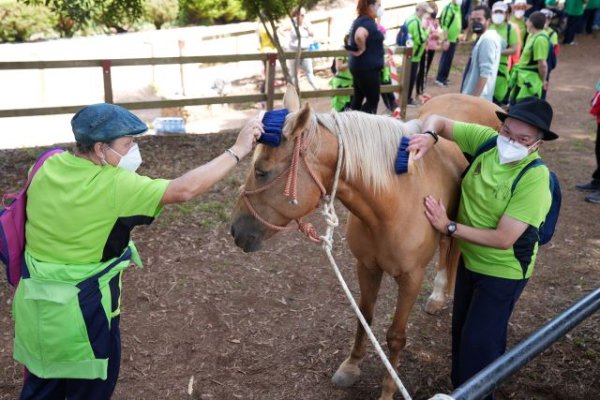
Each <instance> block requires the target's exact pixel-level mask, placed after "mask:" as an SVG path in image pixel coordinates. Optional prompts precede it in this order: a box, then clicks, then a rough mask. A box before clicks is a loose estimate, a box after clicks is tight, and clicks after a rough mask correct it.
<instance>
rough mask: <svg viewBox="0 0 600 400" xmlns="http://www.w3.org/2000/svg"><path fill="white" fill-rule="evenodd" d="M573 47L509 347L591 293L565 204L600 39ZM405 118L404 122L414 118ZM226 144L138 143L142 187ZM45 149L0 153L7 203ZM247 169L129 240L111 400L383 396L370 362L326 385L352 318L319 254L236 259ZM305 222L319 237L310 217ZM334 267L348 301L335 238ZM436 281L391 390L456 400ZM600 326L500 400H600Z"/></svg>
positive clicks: (4, 361) (584, 151)
mask: <svg viewBox="0 0 600 400" xmlns="http://www.w3.org/2000/svg"><path fill="white" fill-rule="evenodd" d="M578 41H579V45H578V46H569V47H566V48H563V49H562V53H561V56H560V60H559V65H558V67H557V69H556V70H555V71H554V73H553V76H552V79H551V89H550V95H549V101H550V102H551V103H552V105H553V106H554V110H555V119H554V123H553V129H554V130H555V131H556V132H558V133H559V134H560V135H561V138H560V140H558V141H556V142H553V143H547V144H546V145H545V146H544V148H543V149H542V152H543V156H544V159H545V160H546V162H547V164H548V165H549V166H550V168H551V169H553V170H554V171H556V172H557V174H558V176H559V177H560V181H561V185H562V191H563V206H562V211H561V217H560V221H559V226H558V230H557V232H556V235H555V237H554V239H553V241H552V242H551V244H549V245H547V246H545V247H544V248H543V249H542V250H541V252H540V256H539V259H538V265H537V268H536V273H535V274H534V276H533V277H532V279H531V280H530V282H529V284H528V286H527V288H526V290H525V292H524V294H523V296H522V298H521V300H520V301H519V303H518V304H517V306H516V309H515V312H514V315H513V318H512V320H511V323H510V331H509V347H512V346H514V345H515V344H516V343H518V342H519V341H521V340H522V339H524V338H526V337H527V336H528V335H530V334H531V333H532V332H534V331H535V330H536V329H537V328H538V327H540V326H541V325H543V324H544V323H545V322H547V321H549V320H550V319H551V318H553V317H554V316H555V315H556V314H557V313H558V312H560V311H561V310H564V309H565V308H567V307H568V306H570V305H571V304H572V303H573V302H574V301H576V300H577V299H579V298H581V297H582V296H584V295H586V294H588V293H589V292H590V291H592V290H594V289H595V288H597V287H600V261H599V260H600V227H599V225H598V221H600V206H598V205H592V204H589V203H586V202H584V201H583V194H582V193H579V192H577V191H575V190H574V189H573V187H574V185H575V184H576V183H578V182H582V181H585V180H587V179H589V178H590V174H591V172H592V169H593V167H594V158H593V150H592V149H593V139H594V133H595V124H594V122H593V120H592V118H591V116H589V115H588V114H587V110H588V108H589V107H588V102H589V100H590V99H591V97H592V95H593V87H594V85H595V83H596V80H597V79H598V78H600V51H598V49H599V48H600V38H599V37H595V38H592V37H589V36H588V37H582V38H581V39H578ZM465 61H466V49H462V50H460V51H459V54H458V55H457V58H456V61H455V66H457V68H455V69H454V70H453V71H452V76H451V78H450V79H451V81H452V86H450V87H449V88H438V87H436V86H431V85H430V87H428V89H427V91H428V92H429V93H430V94H432V95H437V94H441V93H445V92H456V91H457V90H458V83H459V81H460V73H461V70H462V66H463V65H464V64H465ZM434 62H435V63H436V64H437V59H436V61H434ZM433 72H435V71H433ZM432 76H433V74H432ZM431 80H432V79H431ZM315 106H316V108H321V109H323V110H322V111H324V110H325V108H326V107H327V105H326V103H325V102H323V101H321V102H315ZM414 113H415V109H410V110H409V116H413V115H414ZM5 134H14V133H6V132H5ZM233 141H234V133H219V134H212V135H202V136H200V135H186V136H168V137H165V136H163V137H157V136H149V137H144V138H142V139H141V140H140V142H141V144H140V147H141V150H142V154H143V156H144V159H145V163H144V165H143V166H142V168H141V170H140V173H141V174H145V175H149V176H153V177H169V178H171V177H176V176H178V175H180V174H181V173H183V172H185V171H186V170H188V169H190V168H192V167H195V166H197V165H200V164H201V163H203V162H205V161H208V160H210V159H211V158H212V157H214V156H216V155H218V154H220V153H221V152H222V151H223V150H224V149H225V148H227V147H228V146H230V145H231V144H232V143H233ZM41 150H42V149H41V148H32V149H21V150H2V151H0V168H1V171H2V173H1V180H0V191H1V192H7V191H9V190H14V189H16V188H18V187H19V186H20V185H21V184H22V183H23V181H24V176H25V173H26V170H27V168H28V166H29V165H30V164H31V163H32V161H33V160H34V158H35V156H36V155H37V154H39V153H40V152H41ZM248 167H249V158H248V159H246V160H244V161H243V162H242V164H241V165H240V166H239V167H238V168H237V169H236V170H235V172H233V173H232V174H231V175H229V176H228V177H227V178H226V179H224V180H223V181H222V182H221V183H219V184H217V185H216V186H215V187H214V188H213V189H211V190H210V192H209V193H207V194H206V195H204V196H203V197H201V198H200V199H198V200H197V201H193V202H191V203H188V204H183V205H177V206H170V207H167V209H166V210H165V212H164V213H163V214H162V216H161V217H160V218H159V219H158V220H157V221H156V222H155V223H154V224H153V225H151V226H149V227H143V228H138V229H137V231H136V232H135V234H134V237H135V239H136V243H137V245H138V248H139V250H140V252H141V255H142V259H143V260H144V263H145V267H144V269H143V270H135V269H130V270H129V271H128V272H127V273H126V274H125V279H124V290H123V304H122V310H123V312H122V315H123V317H122V321H121V326H122V337H123V357H122V366H121V375H120V380H119V384H118V386H117V389H116V392H115V395H114V398H115V399H188V398H192V399H204V400H216V399H273V400H279V399H281V400H283V399H292V398H295V399H307V400H321V399H376V398H377V397H378V395H379V386H380V383H381V379H382V376H383V372H384V367H383V365H382V364H381V362H380V360H379V359H378V357H377V356H376V354H375V353H374V352H373V351H370V353H369V355H368V356H367V357H366V358H365V360H364V362H363V364H362V370H363V375H362V378H361V380H360V381H359V382H358V383H356V384H355V385H354V386H352V387H350V388H348V389H340V388H337V387H335V386H334V385H333V384H332V383H331V381H330V379H331V376H332V375H333V373H334V371H335V370H336V368H337V366H338V365H339V364H340V363H341V362H342V360H343V359H344V358H345V357H346V356H347V355H348V352H349V349H350V346H351V344H352V340H353V337H354V330H355V320H356V318H355V317H354V316H353V313H352V310H351V308H350V307H349V305H348V302H347V299H346V298H345V296H344V295H343V292H342V290H341V288H340V286H339V284H338V283H337V280H336V279H335V276H334V274H333V272H332V271H331V268H330V266H329V265H328V262H327V259H326V257H325V256H324V253H323V252H322V250H321V249H320V247H319V246H316V245H314V244H312V243H310V242H309V241H307V240H306V239H305V238H304V237H303V236H301V235H300V234H299V233H287V234H280V235H278V236H276V237H275V238H274V239H272V240H271V241H270V242H268V244H267V245H266V248H265V249H264V250H263V251H261V252H260V253H254V254H244V253H242V252H241V251H240V250H239V249H238V248H237V247H235V245H234V243H233V241H232V240H231V238H230V236H229V233H228V229H229V225H228V222H229V221H228V220H229V211H230V209H231V207H232V205H233V203H234V201H235V199H236V196H237V193H238V187H239V186H240V184H241V183H242V182H243V180H244V178H245V174H246V171H247V169H248ZM338 212H339V213H340V214H341V215H342V218H344V216H345V215H346V212H345V211H344V210H343V208H341V207H340V208H338ZM313 220H315V221H317V226H318V227H320V228H321V229H322V227H323V224H322V223H321V221H319V217H318V216H315V217H314V218H313ZM56 229H60V227H56ZM335 256H336V259H337V261H338V264H339V265H340V266H341V267H342V272H343V273H344V275H345V277H346V280H347V282H348V284H349V285H350V287H351V289H352V290H353V292H354V293H355V295H357V289H356V282H355V279H354V269H353V265H354V261H353V259H352V257H351V255H350V254H349V251H348V249H347V248H346V246H345V244H344V237H343V228H339V229H338V230H337V233H336V245H335ZM431 269H432V268H431ZM431 282H432V277H431V274H430V276H429V279H428V281H427V282H426V283H425V284H424V287H423V289H422V293H421V295H420V297H419V300H418V303H417V306H416V307H415V309H414V310H413V313H412V316H411V319H410V326H409V341H408V345H407V347H406V350H405V351H404V353H403V355H402V358H401V364H400V367H399V376H400V378H401V379H402V381H403V382H404V384H405V385H406V387H407V389H408V391H409V392H410V393H411V395H412V396H413V397H414V398H415V399H428V398H429V397H430V396H432V395H433V394H435V393H440V392H445V393H448V392H449V391H451V385H450V380H449V373H450V369H449V368H450V361H449V356H450V312H451V309H450V308H449V307H446V309H445V310H444V311H443V312H442V313H441V315H439V316H436V317H433V316H430V315H427V314H425V313H424V312H423V311H421V306H422V305H423V304H424V301H425V299H426V298H427V296H428V294H429V292H430V289H431ZM395 293H396V290H395V287H394V285H393V284H392V281H391V279H385V280H384V284H383V287H382V290H381V294H380V300H379V302H378V307H377V310H376V318H375V322H374V324H373V329H374V332H375V334H376V336H377V337H378V338H379V340H380V342H382V343H384V342H385V331H386V329H387V327H388V325H389V323H390V318H391V315H392V314H393V305H394V301H395ZM10 294H11V291H10V289H9V287H8V286H7V285H6V284H3V285H2V287H0V304H1V306H0V376H1V378H0V399H14V398H17V396H18V393H19V388H20V385H21V379H22V368H21V366H19V365H17V364H15V363H14V362H13V361H12V356H11V350H12V335H13V328H12V323H11V319H10ZM599 327H600V314H595V315H593V316H592V317H591V318H589V319H588V320H587V321H585V322H584V323H582V324H581V325H580V326H579V327H577V328H575V329H574V330H572V331H571V332H570V333H569V334H568V335H567V336H566V337H565V338H563V339H562V340H560V341H559V342H557V343H556V344H555V345H553V346H552V347H551V348H550V349H548V350H546V351H545V352H544V353H543V354H542V355H541V357H539V358H537V359H536V360H534V361H532V362H531V363H530V364H529V365H528V366H526V367H525V368H524V369H523V370H521V371H520V372H519V373H518V374H516V376H514V377H513V378H511V379H509V380H508V381H507V382H506V383H504V384H502V385H501V386H500V387H499V389H498V398H499V399H581V400H584V399H585V400H587V399H599V398H600V367H599V365H600V330H599ZM384 347H385V345H384ZM397 398H400V396H399V395H397Z"/></svg>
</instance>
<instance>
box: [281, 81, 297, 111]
mask: <svg viewBox="0 0 600 400" xmlns="http://www.w3.org/2000/svg"><path fill="white" fill-rule="evenodd" d="M283 106H284V107H285V108H287V109H288V111H289V112H294V111H298V110H299V109H300V99H299V98H298V92H296V88H295V87H294V85H292V84H289V83H288V84H287V87H286V89H285V95H284V96H283Z"/></svg>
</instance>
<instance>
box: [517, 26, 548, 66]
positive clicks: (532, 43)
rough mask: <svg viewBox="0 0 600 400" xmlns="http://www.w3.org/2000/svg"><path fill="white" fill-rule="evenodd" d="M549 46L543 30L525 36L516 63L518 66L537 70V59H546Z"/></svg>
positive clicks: (546, 35)
mask: <svg viewBox="0 0 600 400" xmlns="http://www.w3.org/2000/svg"><path fill="white" fill-rule="evenodd" d="M549 48H550V43H549V37H548V34H547V33H546V32H545V31H543V30H542V31H539V32H537V33H536V34H535V35H533V36H529V37H528V38H527V43H525V47H524V48H523V52H522V53H521V58H520V59H519V63H518V64H517V67H518V68H526V67H529V69H535V70H537V62H538V61H539V60H546V59H548V51H549Z"/></svg>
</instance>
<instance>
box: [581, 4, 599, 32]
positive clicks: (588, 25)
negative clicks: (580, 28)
mask: <svg viewBox="0 0 600 400" xmlns="http://www.w3.org/2000/svg"><path fill="white" fill-rule="evenodd" d="M596 11H598V9H597V8H594V9H591V10H590V9H586V10H584V11H583V24H584V26H585V33H587V34H591V33H592V32H593V30H592V27H593V26H594V18H595V17H596Z"/></svg>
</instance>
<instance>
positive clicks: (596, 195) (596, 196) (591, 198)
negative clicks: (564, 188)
mask: <svg viewBox="0 0 600 400" xmlns="http://www.w3.org/2000/svg"><path fill="white" fill-rule="evenodd" d="M585 201H588V202H590V203H594V204H600V190H596V191H595V192H593V193H592V194H590V195H587V196H585Z"/></svg>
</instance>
